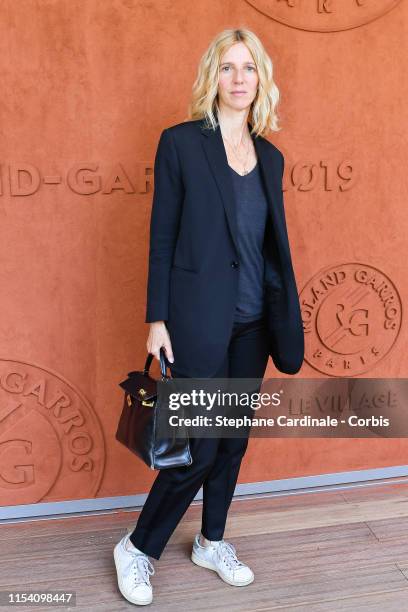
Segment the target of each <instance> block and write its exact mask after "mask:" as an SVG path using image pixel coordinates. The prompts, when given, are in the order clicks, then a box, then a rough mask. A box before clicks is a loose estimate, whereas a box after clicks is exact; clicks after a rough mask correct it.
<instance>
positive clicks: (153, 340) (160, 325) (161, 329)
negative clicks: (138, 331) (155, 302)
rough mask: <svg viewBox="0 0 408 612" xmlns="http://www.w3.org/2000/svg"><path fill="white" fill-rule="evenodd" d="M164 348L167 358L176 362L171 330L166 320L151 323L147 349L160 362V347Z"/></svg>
mask: <svg viewBox="0 0 408 612" xmlns="http://www.w3.org/2000/svg"><path fill="white" fill-rule="evenodd" d="M161 347H163V348H164V352H165V354H166V357H167V359H168V360H169V361H170V363H173V362H174V356H173V349H172V346H171V342H170V336H169V332H168V331H167V327H166V325H165V323H164V321H154V322H153V323H150V332H149V337H148V338H147V350H148V352H149V353H151V354H152V355H154V356H155V357H156V359H157V360H158V361H159V362H160V349H161Z"/></svg>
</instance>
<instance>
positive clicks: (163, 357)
mask: <svg viewBox="0 0 408 612" xmlns="http://www.w3.org/2000/svg"><path fill="white" fill-rule="evenodd" d="M153 357H154V355H153V354H152V353H149V354H148V355H147V358H146V363H145V366H144V368H143V374H144V376H147V374H148V373H149V369H150V366H151V364H152V361H153ZM168 363H169V360H168V359H167V357H166V355H165V353H164V349H163V348H162V347H160V371H161V375H162V379H167V378H170V377H169V376H167V364H168Z"/></svg>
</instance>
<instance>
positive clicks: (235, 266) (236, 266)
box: [231, 261, 239, 268]
mask: <svg viewBox="0 0 408 612" xmlns="http://www.w3.org/2000/svg"><path fill="white" fill-rule="evenodd" d="M238 266H239V264H238V262H237V261H231V268H238Z"/></svg>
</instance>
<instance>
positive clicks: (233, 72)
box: [218, 42, 259, 110]
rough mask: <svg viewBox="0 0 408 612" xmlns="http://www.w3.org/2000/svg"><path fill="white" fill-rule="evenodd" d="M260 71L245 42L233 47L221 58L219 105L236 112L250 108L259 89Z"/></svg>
mask: <svg viewBox="0 0 408 612" xmlns="http://www.w3.org/2000/svg"><path fill="white" fill-rule="evenodd" d="M258 81H259V79H258V71H257V69H256V65H255V62H254V60H253V57H252V55H251V53H250V51H249V49H248V47H247V46H246V45H245V44H244V43H243V42H238V43H235V44H234V45H232V47H230V48H229V49H228V51H226V52H225V53H224V55H223V56H222V57H221V62H220V72H219V81H218V101H219V105H220V106H222V105H223V104H225V105H226V106H229V107H230V108H233V109H235V110H245V109H246V108H249V106H250V105H251V103H252V102H253V100H254V99H255V97H256V93H257V89H258Z"/></svg>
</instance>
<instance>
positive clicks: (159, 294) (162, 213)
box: [145, 128, 184, 323]
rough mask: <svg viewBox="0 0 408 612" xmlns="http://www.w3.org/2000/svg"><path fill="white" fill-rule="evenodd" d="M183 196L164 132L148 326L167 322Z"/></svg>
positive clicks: (158, 168) (173, 151)
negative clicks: (156, 322)
mask: <svg viewBox="0 0 408 612" xmlns="http://www.w3.org/2000/svg"><path fill="white" fill-rule="evenodd" d="M183 195H184V185H183V180H182V176H181V168H180V161H179V159H178V155H177V150H176V147H175V144H174V140H173V134H172V132H171V130H169V129H168V128H167V129H165V130H163V132H162V133H161V136H160V140H159V144H158V147H157V152H156V157H155V161H154V194H153V203H152V211H151V217H150V240H149V242H150V245H149V268H148V279H147V304H146V318H145V322H146V323H151V322H153V321H166V320H167V319H168V305H169V284H170V269H171V266H172V260H173V254H174V250H175V245H176V240H177V235H178V229H179V222H180V214H181V208H182V202H183Z"/></svg>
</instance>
